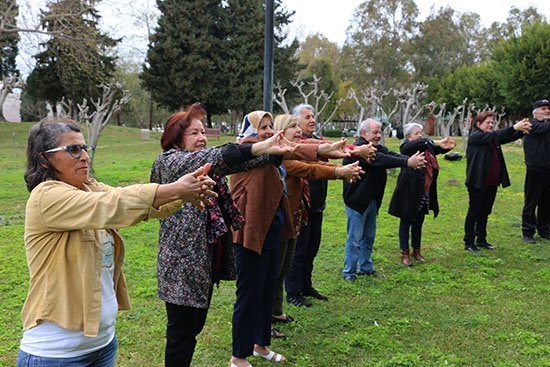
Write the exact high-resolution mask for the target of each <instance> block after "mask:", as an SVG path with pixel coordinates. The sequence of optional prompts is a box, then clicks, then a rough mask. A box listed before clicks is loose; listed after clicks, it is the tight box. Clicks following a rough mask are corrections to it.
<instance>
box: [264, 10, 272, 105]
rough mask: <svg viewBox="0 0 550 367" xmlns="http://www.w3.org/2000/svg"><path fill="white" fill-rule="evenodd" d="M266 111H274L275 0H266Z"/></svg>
mask: <svg viewBox="0 0 550 367" xmlns="http://www.w3.org/2000/svg"><path fill="white" fill-rule="evenodd" d="M264 111H268V112H273V0H265V28H264Z"/></svg>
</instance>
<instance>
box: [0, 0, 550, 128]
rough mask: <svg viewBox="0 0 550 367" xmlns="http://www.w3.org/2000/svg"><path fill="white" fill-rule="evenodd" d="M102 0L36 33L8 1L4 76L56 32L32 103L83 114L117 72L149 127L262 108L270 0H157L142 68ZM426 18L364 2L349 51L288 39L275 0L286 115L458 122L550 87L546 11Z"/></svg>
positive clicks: (130, 115) (0, 24)
mask: <svg viewBox="0 0 550 367" xmlns="http://www.w3.org/2000/svg"><path fill="white" fill-rule="evenodd" d="M98 2H99V1H98V0H55V1H50V2H49V3H48V7H47V9H46V10H44V11H42V12H41V15H40V17H41V21H40V24H41V27H40V29H35V30H28V29H26V30H25V29H21V28H17V25H16V24H15V17H16V16H17V11H18V7H17V4H16V0H5V1H4V2H3V3H2V5H0V16H1V18H0V46H2V48H1V49H0V52H1V54H0V68H1V69H0V71H1V73H2V76H3V77H5V76H8V75H12V76H13V75H17V70H16V67H15V56H14V55H16V54H17V39H18V32H21V31H37V32H41V33H46V34H48V35H49V38H48V39H46V40H45V41H44V42H43V44H42V51H41V52H39V53H38V54H36V55H35V59H36V66H35V68H34V70H33V71H32V72H31V74H30V75H29V77H28V78H27V81H26V89H25V93H24V97H25V100H26V101H27V102H28V101H31V102H33V103H26V105H27V106H28V105H32V106H36V105H39V104H40V103H43V102H41V101H48V102H50V104H51V105H52V106H56V105H57V102H59V101H61V100H64V102H65V103H66V104H67V105H68V106H69V109H70V110H71V111H73V113H75V114H78V113H79V112H78V111H79V109H78V104H82V101H83V100H84V99H87V100H94V101H95V100H96V99H97V98H101V96H102V95H103V89H101V88H100V87H99V86H100V85H112V84H111V82H112V79H113V78H116V79H117V80H118V81H121V82H123V83H124V84H125V85H126V87H127V88H129V89H131V90H132V94H133V99H134V100H133V101H132V100H131V101H130V102H129V103H127V104H126V105H125V106H123V108H122V109H121V110H120V114H119V115H118V118H119V120H122V121H123V122H126V121H127V120H139V121H140V124H142V126H147V123H148V125H149V127H151V126H152V124H153V123H152V122H153V119H152V117H151V116H152V115H153V114H154V112H156V111H159V109H160V110H161V111H165V113H168V112H169V111H173V110H177V109H179V108H182V107H184V106H187V105H189V104H191V103H193V102H196V101H200V102H202V103H203V104H204V105H205V107H206V109H207V111H208V112H209V116H208V122H209V123H210V119H211V117H212V115H220V114H226V116H228V118H229V119H230V120H232V121H239V120H240V118H241V117H242V114H243V113H245V112H247V111H249V110H253V109H259V108H261V107H262V78H263V72H262V71H263V42H264V40H263V26H264V1H263V0H194V1H191V0H157V7H158V10H159V13H160V16H159V18H158V21H157V22H156V24H157V26H156V27H153V26H152V24H153V23H155V22H149V21H148V22H147V24H148V26H147V29H148V30H149V32H148V33H149V47H148V51H147V56H146V60H145V62H144V64H143V65H139V66H136V65H131V64H128V62H127V61H126V60H125V59H124V58H119V59H117V57H116V54H115V53H114V51H113V47H114V46H116V44H117V42H118V40H116V39H113V38H111V37H109V36H108V35H106V34H105V33H102V31H100V30H99V28H98V20H99V14H98V12H97V10H96V7H97V3H98ZM150 15H151V14H145V15H144V17H145V18H146V19H148V20H150V18H151V17H150ZM418 15H419V12H418V8H417V6H416V4H415V2H414V0H366V1H364V2H363V3H362V4H360V5H359V6H358V7H357V9H356V10H355V12H354V15H353V18H352V19H351V21H350V26H349V28H348V36H347V40H346V42H345V44H344V45H343V46H342V47H338V45H336V44H334V43H332V42H330V41H328V40H327V39H326V38H324V37H323V36H321V35H312V36H309V37H308V38H307V39H306V40H305V41H304V42H302V43H299V42H298V41H297V40H289V39H288V37H287V28H288V27H287V26H288V25H289V24H290V22H291V21H292V16H293V14H292V13H291V12H288V11H287V10H286V9H284V7H283V5H282V3H281V1H280V0H276V2H275V28H276V31H275V65H274V70H275V75H274V80H275V82H276V85H277V89H276V93H275V94H274V98H275V102H276V104H275V107H276V108H277V109H279V111H288V106H292V105H294V104H295V103H299V102H304V101H308V102H310V103H312V102H314V104H315V103H316V104H317V105H318V107H319V110H320V111H319V116H318V118H319V120H321V121H327V120H331V119H334V118H336V119H343V120H357V119H359V118H362V117H366V116H367V115H368V116H375V117H378V118H382V119H386V120H389V121H391V122H392V123H393V124H394V125H399V124H401V123H403V122H408V121H410V120H413V119H423V118H424V117H425V115H426V114H427V112H428V108H427V106H428V103H429V102H431V101H433V102H434V103H433V104H432V107H435V110H436V112H435V113H436V115H437V114H438V113H440V112H441V111H443V110H444V111H447V112H446V113H441V115H440V120H441V121H442V122H444V121H445V120H447V123H448V121H449V120H450V118H451V117H452V114H453V113H454V111H455V110H456V111H458V110H459V109H460V108H461V106H462V108H463V109H464V110H466V109H468V110H469V111H470V112H471V111H475V109H477V108H480V106H485V105H489V106H490V107H491V108H494V109H497V110H499V111H500V110H501V109H502V108H505V109H506V110H505V112H504V113H506V114H507V117H508V118H516V117H518V116H520V115H525V114H526V113H527V112H528V111H527V109H528V108H529V106H530V104H531V103H532V101H533V100H534V99H537V98H540V97H542V96H541V94H544V93H547V91H548V90H550V88H549V84H548V78H545V77H544V75H543V74H542V73H543V72H544V71H545V70H548V67H549V66H550V65H549V60H550V58H549V56H550V55H549V54H548V53H549V52H550V51H549V47H548V42H549V41H548V40H549V39H550V38H549V37H548V35H549V34H548V33H549V25H548V23H547V20H546V18H545V17H544V16H543V15H541V14H539V13H538V12H537V10H536V9H535V8H533V7H529V8H527V9H525V10H519V9H517V8H512V9H511V10H510V12H509V16H508V19H507V21H506V22H503V23H497V22H495V23H493V24H492V25H491V26H490V27H487V28H485V27H482V26H481V23H480V17H479V15H477V14H475V13H458V12H456V11H455V10H453V9H452V8H449V7H445V8H439V9H435V8H432V11H431V14H430V15H429V16H428V17H427V18H426V19H425V20H423V21H419V20H418ZM117 65H118V67H117ZM10 80H13V78H12V79H10ZM4 85H5V83H4ZM308 88H309V89H308ZM120 93H122V92H120ZM120 98H122V94H120ZM465 100H466V101H467V102H464V101H465ZM441 106H445V107H444V108H443V109H442V108H440V107H441ZM54 108H55V107H54ZM29 110H31V109H29ZM34 112H35V113H38V114H41V113H43V112H42V111H41V109H36V108H35V111H34ZM157 113H158V112H157ZM457 115H460V116H462V115H464V116H465V117H464V118H466V117H467V116H469V115H471V114H469V113H466V114H458V113H455V116H457ZM121 116H122V118H121ZM144 116H147V117H148V118H147V119H144ZM145 120H148V121H145ZM162 121H163V119H160V120H156V121H155V124H156V123H157V122H162Z"/></svg>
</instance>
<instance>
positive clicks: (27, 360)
mask: <svg viewBox="0 0 550 367" xmlns="http://www.w3.org/2000/svg"><path fill="white" fill-rule="evenodd" d="M117 346H118V344H117V341H116V336H115V337H114V338H113V341H111V342H110V343H109V344H107V345H106V346H105V347H104V348H102V349H100V350H98V351H95V352H93V353H89V354H85V355H83V356H79V357H71V358H46V357H38V356H34V355H32V354H28V353H25V352H23V351H22V350H19V354H18V355H17V367H114V366H115V359H116V350H117Z"/></svg>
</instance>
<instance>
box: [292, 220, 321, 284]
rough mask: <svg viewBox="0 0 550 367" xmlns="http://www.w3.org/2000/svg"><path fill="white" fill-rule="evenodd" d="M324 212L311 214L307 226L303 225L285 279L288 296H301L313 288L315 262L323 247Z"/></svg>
mask: <svg viewBox="0 0 550 367" xmlns="http://www.w3.org/2000/svg"><path fill="white" fill-rule="evenodd" d="M322 227H323V212H310V213H309V219H308V224H307V225H302V228H301V229H300V234H299V235H298V238H297V240H296V250H295V251H294V258H293V259H292V264H291V265H290V270H289V272H288V274H287V275H286V278H285V289H286V293H287V294H292V295H294V294H300V293H301V292H303V291H307V290H309V289H311V288H313V284H312V281H311V276H312V273H313V262H314V261H315V257H316V256H317V253H318V252H319V246H320V245H321V230H322Z"/></svg>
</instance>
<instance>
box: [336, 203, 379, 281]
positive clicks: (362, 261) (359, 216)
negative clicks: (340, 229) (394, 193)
mask: <svg viewBox="0 0 550 367" xmlns="http://www.w3.org/2000/svg"><path fill="white" fill-rule="evenodd" d="M377 211H378V206H377V204H376V200H371V202H370V203H369V206H368V207H367V209H366V210H365V211H364V212H363V213H359V212H357V211H355V210H353V209H351V208H350V207H348V206H346V214H347V216H348V238H347V240H346V257H345V259H344V271H343V272H342V275H343V276H344V277H345V278H355V276H356V275H357V267H359V273H372V272H373V271H374V268H373V264H372V249H373V247H374V237H375V235H376V215H377Z"/></svg>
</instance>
